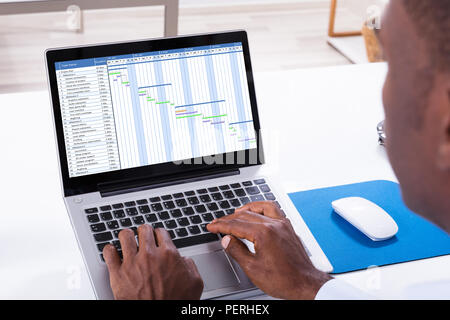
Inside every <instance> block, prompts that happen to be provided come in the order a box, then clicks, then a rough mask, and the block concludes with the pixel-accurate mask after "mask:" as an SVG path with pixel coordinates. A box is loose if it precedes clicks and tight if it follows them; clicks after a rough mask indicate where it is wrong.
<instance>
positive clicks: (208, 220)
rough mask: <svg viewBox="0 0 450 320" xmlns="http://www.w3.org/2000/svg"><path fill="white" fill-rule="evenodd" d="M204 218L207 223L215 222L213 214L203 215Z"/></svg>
mask: <svg viewBox="0 0 450 320" xmlns="http://www.w3.org/2000/svg"><path fill="white" fill-rule="evenodd" d="M202 218H203V220H204V221H205V222H210V221H213V220H214V217H213V215H212V214H211V213H204V214H202Z"/></svg>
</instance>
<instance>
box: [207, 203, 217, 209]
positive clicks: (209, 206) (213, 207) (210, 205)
mask: <svg viewBox="0 0 450 320" xmlns="http://www.w3.org/2000/svg"><path fill="white" fill-rule="evenodd" d="M206 206H207V207H208V210H209V211H216V210H219V207H218V206H217V203H215V202H212V203H208V204H206Z"/></svg>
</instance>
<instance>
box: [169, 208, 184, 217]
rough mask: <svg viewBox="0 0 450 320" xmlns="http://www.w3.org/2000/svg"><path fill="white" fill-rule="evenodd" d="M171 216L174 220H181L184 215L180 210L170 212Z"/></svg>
mask: <svg viewBox="0 0 450 320" xmlns="http://www.w3.org/2000/svg"><path fill="white" fill-rule="evenodd" d="M170 215H171V216H172V217H173V218H179V217H181V216H183V214H182V213H181V210H180V209H174V210H170Z"/></svg>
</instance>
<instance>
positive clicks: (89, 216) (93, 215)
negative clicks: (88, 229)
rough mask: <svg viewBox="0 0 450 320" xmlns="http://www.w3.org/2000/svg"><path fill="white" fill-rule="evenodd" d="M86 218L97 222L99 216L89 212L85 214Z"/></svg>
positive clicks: (91, 221)
mask: <svg viewBox="0 0 450 320" xmlns="http://www.w3.org/2000/svg"><path fill="white" fill-rule="evenodd" d="M87 219H88V221H89V222H90V223H95V222H99V221H100V218H99V217H98V214H90V215H88V216H87Z"/></svg>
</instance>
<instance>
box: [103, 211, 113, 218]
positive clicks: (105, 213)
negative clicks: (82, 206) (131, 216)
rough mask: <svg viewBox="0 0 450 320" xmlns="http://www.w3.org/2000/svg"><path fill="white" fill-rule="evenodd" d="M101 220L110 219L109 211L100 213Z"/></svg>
mask: <svg viewBox="0 0 450 320" xmlns="http://www.w3.org/2000/svg"><path fill="white" fill-rule="evenodd" d="M100 217H102V220H112V218H113V216H112V214H111V212H110V211H107V212H102V213H100Z"/></svg>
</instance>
